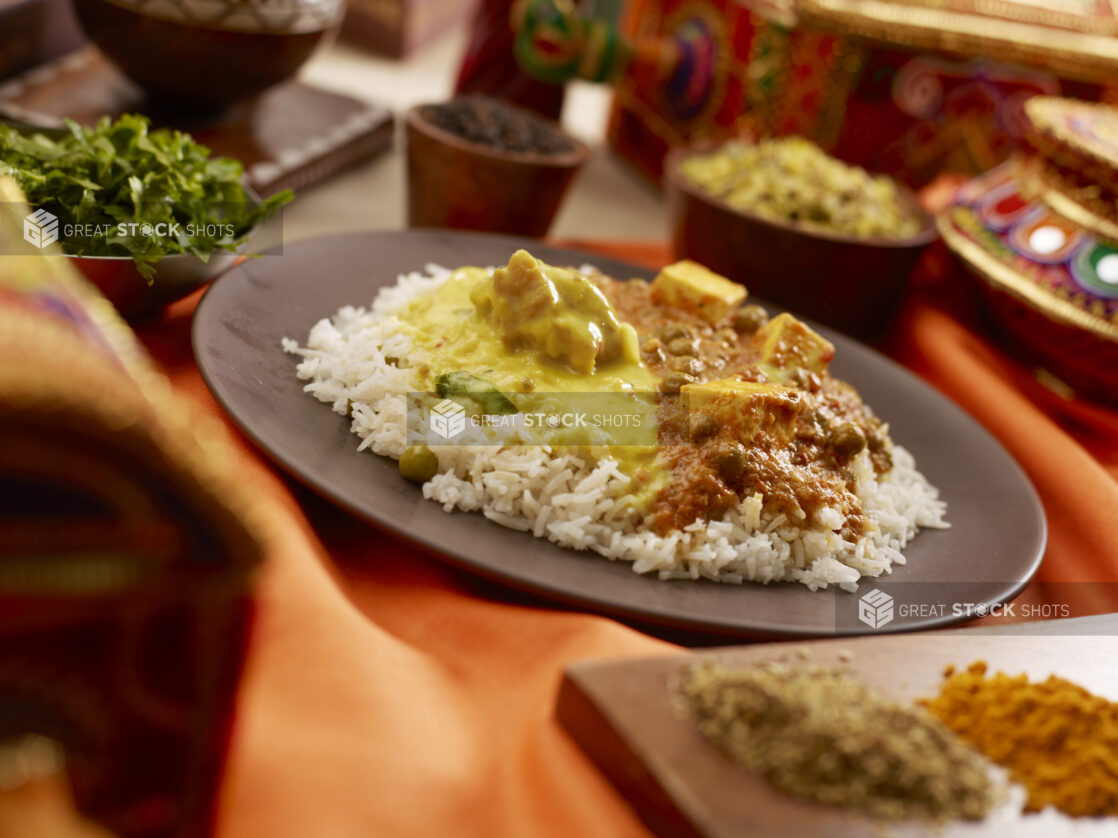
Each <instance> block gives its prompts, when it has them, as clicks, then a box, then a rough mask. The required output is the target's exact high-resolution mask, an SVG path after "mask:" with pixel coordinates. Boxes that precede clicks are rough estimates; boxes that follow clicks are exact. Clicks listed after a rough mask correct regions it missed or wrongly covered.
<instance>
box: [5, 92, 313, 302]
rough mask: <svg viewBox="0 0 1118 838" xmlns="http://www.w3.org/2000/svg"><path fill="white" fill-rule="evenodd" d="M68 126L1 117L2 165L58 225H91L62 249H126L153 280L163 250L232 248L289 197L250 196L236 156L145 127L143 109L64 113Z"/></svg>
mask: <svg viewBox="0 0 1118 838" xmlns="http://www.w3.org/2000/svg"><path fill="white" fill-rule="evenodd" d="M66 127H67V129H68V133H67V134H66V135H64V136H63V137H62V138H60V139H51V138H49V137H46V136H44V135H42V134H33V135H31V136H27V135H24V134H21V133H20V132H19V131H17V130H16V129H15V128H13V127H11V126H8V125H0V174H2V173H8V174H11V175H13V176H14V177H15V179H16V181H17V182H18V183H19V185H20V187H22V189H23V191H24V192H25V193H26V195H27V199H28V201H29V202H30V203H31V204H32V205H33V206H34V207H36V208H37V209H38V208H41V209H45V210H46V211H47V212H50V213H53V214H54V215H56V216H57V217H58V219H59V222H60V225H61V226H62V227H63V228H64V229H77V230H81V231H92V232H83V233H79V234H77V235H74V236H64V237H63V238H62V241H61V244H62V248H63V250H64V252H66V253H71V254H74V255H79V256H131V257H132V258H133V259H134V260H135V262H136V267H137V268H138V269H139V271H140V273H141V274H143V276H144V277H145V278H147V280H148V281H149V282H151V281H152V277H153V276H154V275H155V267H154V265H155V263H156V262H157V261H159V259H161V258H162V257H164V256H170V255H173V254H179V253H192V254H194V255H195V256H197V257H198V258H199V259H201V260H202V261H208V260H209V258H210V256H211V255H212V254H213V252H214V251H215V250H216V249H217V248H221V249H223V250H229V251H235V250H237V248H238V247H239V246H240V245H241V244H242V243H243V241H244V239H245V237H246V236H247V235H248V233H249V232H250V231H251V230H252V229H253V228H254V227H256V226H257V225H258V224H260V223H262V222H263V221H265V220H267V219H268V218H270V217H271V216H272V215H273V214H274V213H275V212H276V210H277V209H279V207H280V206H282V205H283V204H286V203H287V202H288V201H290V200H291V199H292V197H293V196H292V193H291V191H290V190H284V191H283V192H280V193H279V194H277V195H273V196H272V197H271V198H268V199H267V200H265V201H262V202H256V201H253V200H252V199H251V198H249V197H248V195H246V194H245V190H244V187H243V186H242V183H241V179H242V177H243V175H244V168H243V167H242V166H241V164H240V162H238V161H237V160H233V159H231V158H228V157H210V150H209V149H208V148H206V147H205V146H202V145H199V144H198V143H196V142H194V140H193V139H191V138H190V136H189V135H188V134H184V133H182V132H181V131H174V130H171V129H167V128H161V129H158V130H154V131H151V130H149V129H148V120H147V118H146V117H143V116H137V115H134V114H125V115H124V116H122V117H120V118H119V119H118V120H116V121H115V122H113V121H111V120H110V119H109V118H108V117H105V118H102V119H101V121H100V122H98V123H97V125H96V127H93V128H85V127H83V126H81V125H78V124H77V123H75V122H72V121H69V120H67V121H66ZM144 225H150V227H145V226H144ZM152 231H155V232H152ZM159 231H163V232H164V234H163V235H159V234H158V232H159ZM145 232H147V233H151V234H150V235H145Z"/></svg>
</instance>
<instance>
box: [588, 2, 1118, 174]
mask: <svg viewBox="0 0 1118 838" xmlns="http://www.w3.org/2000/svg"><path fill="white" fill-rule="evenodd" d="M621 27H622V31H623V33H624V34H625V35H626V36H627V37H628V38H631V39H633V40H642V39H644V40H649V39H653V38H665V39H668V40H671V41H673V42H674V46H673V49H674V50H675V51H676V52H677V53H678V55H679V62H678V64H677V65H676V67H675V68H674V69H673V70H672V71H671V73H670V74H668V75H667V76H657V75H656V74H654V73H649V72H647V68H640V67H634V68H633V72H631V73H629V74H628V75H626V76H625V77H624V78H622V79H621V80H620V81H619V82H618V84H617V93H616V98H615V102H614V109H613V113H612V118H611V122H610V130H609V136H610V142H611V144H612V145H613V146H614V148H615V149H616V150H617V151H618V152H620V153H621V154H622V155H623V156H624V157H626V158H627V159H629V160H630V161H631V162H632V163H633V164H634V165H635V166H636V168H637V169H638V170H640V171H641V172H643V173H645V174H646V175H648V176H649V177H653V178H658V177H659V176H660V172H661V163H662V160H663V157H664V155H665V154H666V152H667V151H668V150H669V149H670V148H672V147H675V146H678V145H684V144H687V143H689V142H691V141H694V140H697V139H706V138H721V137H724V136H728V135H731V134H735V133H738V132H740V131H742V130H750V131H752V132H754V133H758V134H761V135H783V134H802V135H804V136H806V137H809V138H810V139H812V140H814V141H815V142H817V143H818V144H819V145H821V146H822V147H823V148H824V149H826V150H828V151H830V152H832V153H833V154H835V155H836V156H838V157H840V158H842V159H844V160H846V161H848V162H852V163H857V164H858V165H862V166H865V167H867V168H869V169H872V170H875V171H884V172H886V173H888V174H890V175H893V176H895V177H897V178H898V179H900V180H902V181H904V182H906V183H908V184H910V185H913V186H920V185H922V184H924V183H927V182H928V181H930V180H931V179H932V178H933V177H935V175H936V174H938V173H939V172H941V171H957V172H964V173H968V174H977V173H979V172H983V171H986V170H988V169H989V168H991V167H992V166H994V165H996V164H997V163H999V162H1001V161H1002V160H1004V159H1006V158H1007V157H1008V155H1009V154H1010V153H1011V152H1012V151H1013V149H1014V148H1016V147H1018V145H1019V144H1020V142H1021V140H1022V132H1023V118H1022V112H1021V104H1022V102H1023V101H1024V100H1025V99H1027V98H1028V97H1029V96H1032V95H1034V94H1049V95H1065V96H1074V97H1076V98H1080V99H1088V100H1098V99H1110V100H1114V101H1118V87H1116V86H1115V84H1116V83H1115V82H1114V79H1118V48H1116V46H1115V44H1116V43H1118V41H1116V40H1115V38H1116V37H1118V16H1116V11H1115V7H1114V6H1113V5H1112V4H1111V3H1109V2H1107V0H1055V1H1054V2H1051V3H1043V4H1042V3H1040V2H1033V0H1021V1H1020V2H1008V0H943V2H940V3H937V4H935V5H934V6H931V5H929V4H927V3H924V2H917V0H633V1H632V2H630V3H629V5H628V7H627V9H626V13H625V15H624V16H623V19H622V22H621Z"/></svg>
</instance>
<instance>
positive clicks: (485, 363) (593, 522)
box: [284, 250, 944, 589]
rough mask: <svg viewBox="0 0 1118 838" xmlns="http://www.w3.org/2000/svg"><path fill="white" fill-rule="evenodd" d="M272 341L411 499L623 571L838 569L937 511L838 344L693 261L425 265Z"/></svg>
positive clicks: (803, 578) (782, 576)
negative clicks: (619, 563)
mask: <svg viewBox="0 0 1118 838" xmlns="http://www.w3.org/2000/svg"><path fill="white" fill-rule="evenodd" d="M284 348H285V349H286V350H287V351H289V352H293V353H295V354H297V355H299V356H301V361H300V362H299V364H298V368H297V374H298V376H299V378H300V379H303V380H306V381H307V382H308V383H307V384H306V387H305V389H306V391H307V392H309V393H311V394H312V395H314V396H315V397H316V398H318V399H319V400H321V401H324V402H328V403H330V404H332V405H333V408H334V410H335V411H337V412H339V413H343V414H346V415H348V416H349V417H351V420H352V430H353V432H354V433H356V434H357V435H358V436H359V437H360V438H361V443H360V445H359V446H358V447H359V448H360V449H365V448H369V449H371V450H372V451H374V452H375V453H377V454H381V455H386V456H390V457H393V458H395V459H397V460H398V461H399V467H400V471H401V473H402V474H403V475H404V476H405V477H407V478H408V479H410V480H413V481H415V482H417V483H421V484H422V491H423V495H424V497H426V498H428V499H431V500H434V501H436V502H437V503H440V504H442V505H443V507H444V508H445V509H446V510H447V511H448V512H449V511H452V510H455V509H458V510H463V511H480V512H482V513H483V514H484V515H485V516H486V517H488V518H490V519H492V520H494V521H496V522H497V523H500V524H503V525H505V526H508V527H512V528H514V529H519V530H524V531H528V532H531V533H533V534H534V535H535V536H537V537H543V538H548V539H550V540H552V541H554V542H556V543H558V544H560V545H563V546H568V547H573V548H576V549H590V550H594V551H597V552H598V553H600V554H602V555H604V556H606V557H607V558H610V559H617V560H626V561H630V562H632V563H633V569H634V570H636V571H637V572H640V573H652V572H655V573H657V574H659V576H660V577H661V578H665V579H670V578H691V579H698V578H706V579H712V580H717V581H724V582H741V581H756V582H771V581H779V580H794V581H799V582H802V583H804V584H806V585H808V586H809V587H812V588H818V587H826V586H827V585H830V584H837V585H840V586H842V587H844V588H847V589H853V588H855V587H856V583H857V581H858V579H859V578H860V577H862V576H867V575H868V576H877V575H879V574H881V573H883V572H886V571H888V570H889V569H890V568H891V566H892V565H893V564H895V563H903V562H904V557H903V555H902V553H901V550H902V549H903V548H904V546H905V544H906V543H907V542H908V540H909V539H910V538H912V536H914V535H915V533H916V531H917V528H918V527H921V526H932V527H937V526H944V523H943V514H944V505H943V503H942V502H941V501H939V500H938V499H937V496H938V493H937V491H936V490H935V489H934V488H933V487H932V486H930V485H929V484H928V483H927V481H926V480H925V479H924V478H923V477H922V475H921V474H920V473H919V472H918V471H917V470H916V469H915V466H914V463H913V460H912V457H911V455H909V454H908V452H907V451H905V450H904V449H903V448H901V447H900V446H898V445H895V444H894V443H893V442H892V441H891V440H890V437H889V433H888V428H887V426H886V425H885V424H884V423H883V422H882V421H881V420H880V419H878V418H877V417H876V416H875V415H874V414H873V412H872V410H871V409H870V408H869V406H867V405H866V404H865V403H863V401H862V399H861V397H860V396H859V395H858V393H857V391H856V390H855V389H854V388H853V387H852V386H851V385H849V384H847V383H845V382H843V381H841V380H839V379H837V378H835V377H834V376H832V375H831V374H830V372H829V365H830V362H831V359H832V358H833V357H834V352H835V350H834V346H833V345H832V344H831V343H830V342H829V341H828V340H826V339H825V338H823V337H822V336H821V335H819V334H817V333H816V332H815V331H814V330H812V329H811V328H810V327H808V326H807V325H806V324H804V323H802V322H800V321H799V320H797V319H796V318H795V317H793V316H792V315H790V314H786V313H785V314H779V315H777V316H775V317H771V318H770V317H769V315H768V313H767V312H766V311H765V310H764V309H763V308H761V307H760V306H757V305H752V304H748V303H747V301H746V289H745V288H743V287H742V286H740V285H738V284H736V283H733V282H730V281H729V280H727V279H725V278H723V277H721V276H718V275H717V274H714V273H712V272H711V271H708V270H707V269H705V268H704V267H702V266H701V265H698V264H695V263H693V262H687V261H684V262H679V263H676V264H674V265H670V266H668V267H666V268H664V269H663V270H662V271H661V272H660V273H659V275H658V276H657V277H656V279H655V280H654V281H653V282H651V283H648V282H645V281H644V280H640V279H630V280H621V279H616V278H612V277H608V276H605V275H604V274H602V273H600V272H599V271H597V270H595V269H593V268H591V267H589V266H584V267H582V268H579V269H573V268H567V267H556V266H552V265H547V264H544V263H543V262H541V261H540V260H538V259H536V258H535V257H533V256H532V255H531V254H529V253H528V252H526V251H523V250H520V251H517V252H516V253H514V254H512V256H511V258H510V260H509V262H508V264H507V265H505V266H503V267H499V268H496V269H495V270H494V269H485V268H477V267H464V268H459V269H457V270H453V271H446V270H443V269H437V268H434V267H431V268H429V269H428V273H427V274H426V275H421V274H410V275H407V276H404V277H401V278H400V280H399V282H398V283H397V284H396V285H395V286H392V287H389V288H385V289H382V290H381V291H380V293H379V294H378V295H377V297H376V299H375V300H374V301H373V304H372V307H371V308H369V309H361V308H352V307H346V308H343V309H341V310H340V311H339V312H337V314H336V315H335V316H334V317H333V318H330V319H324V320H322V321H320V322H319V323H318V324H316V325H315V327H314V328H313V329H312V330H311V333H310V335H309V337H308V339H307V343H306V345H305V346H300V345H298V344H297V343H296V342H295V341H292V340H285V341H284ZM572 405H577V406H578V407H579V408H582V409H581V410H580V411H578V412H577V414H576V412H575V411H573V410H572V409H571V406H572ZM588 405H592V409H590V410H589V411H588V410H586V409H585V408H587V406H588ZM588 412H589V413H592V414H596V415H595V418H594V420H593V421H590V422H588V423H586V422H584V423H583V425H584V427H582V428H578V427H576V428H574V429H572V428H571V427H569V423H567V422H565V421H559V419H560V417H570V416H572V415H578V416H583V415H584V414H586V413H588ZM435 413H439V416H440V417H442V418H443V424H439V423H438V422H437V421H436V422H432V419H438V418H439V417H436V416H435ZM447 415H450V416H451V417H457V419H458V422H457V424H456V425H454V426H453V427H452V428H451V426H448V425H447V424H446V421H445V419H446V416H447ZM622 418H625V419H626V420H627V421H620V420H621V419H622ZM575 424H576V425H578V424H579V423H575ZM448 428H450V430H448ZM433 430H434V431H436V432H432V431H433Z"/></svg>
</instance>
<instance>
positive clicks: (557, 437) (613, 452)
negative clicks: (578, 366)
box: [398, 267, 670, 507]
mask: <svg viewBox="0 0 1118 838" xmlns="http://www.w3.org/2000/svg"><path fill="white" fill-rule="evenodd" d="M488 282H490V275H489V272H488V271H486V270H485V269H483V268H475V267H463V268H459V269H457V270H456V271H454V272H453V273H452V274H451V276H450V277H449V278H448V279H447V280H446V282H445V283H443V285H441V286H440V287H439V288H438V289H437V290H435V291H434V292H433V293H431V294H426V295H424V296H422V297H417V298H416V299H414V300H412V301H411V302H409V303H408V305H407V306H406V307H405V308H404V309H403V310H402V311H401V312H400V314H399V315H398V317H399V319H400V321H401V323H402V327H403V328H402V331H403V332H404V333H405V334H407V335H408V337H409V338H410V339H411V341H412V344H413V346H414V347H415V348H416V349H418V350H420V352H421V354H422V356H423V357H424V358H425V361H424V363H423V364H422V365H421V366H419V367H417V368H416V372H417V374H418V376H419V384H420V386H421V387H422V388H423V389H425V390H429V391H431V390H434V389H435V386H436V379H437V378H438V376H439V375H442V374H444V373H451V372H466V373H469V374H470V375H473V376H476V377H477V378H481V379H485V380H486V381H488V382H490V383H491V384H493V385H494V386H495V387H496V388H497V389H498V390H499V391H501V392H502V393H503V394H505V395H506V396H508V397H509V398H510V399H511V400H512V401H513V402H514V404H517V406H518V407H519V408H520V409H521V410H524V411H527V410H534V411H548V412H551V411H559V412H562V410H563V409H564V406H570V405H576V406H578V405H585V404H586V401H585V400H584V401H582V402H580V401H579V400H578V396H577V395H574V394H609V393H613V394H617V398H616V399H614V398H608V399H598V400H596V401H594V402H593V404H594V406H595V407H596V408H597V409H599V410H603V409H604V410H610V409H612V410H615V411H617V412H624V411H630V412H633V411H636V412H641V413H642V414H643V417H642V418H643V421H644V422H646V423H648V424H647V425H645V426H644V427H645V428H646V431H645V432H644V435H643V437H642V440H645V439H651V440H655V439H656V430H655V422H656V400H655V398H653V397H652V396H651V395H650V394H654V393H655V392H656V389H657V385H658V383H659V379H658V378H657V377H656V376H655V375H654V374H653V373H652V372H651V371H649V369H648V368H647V367H646V366H645V365H644V364H643V363H641V362H640V361H639V360H635V361H634V360H630V359H629V358H628V357H621V358H617V359H615V360H613V361H611V362H610V363H606V364H598V365H596V366H595V367H594V369H593V370H592V371H591V372H588V373H587V372H578V371H576V370H574V369H572V368H571V367H570V366H568V365H566V364H564V363H562V362H560V361H557V360H555V359H554V358H552V357H549V356H548V355H546V354H545V353H544V352H542V351H539V350H536V349H530V348H510V347H509V346H508V345H507V343H506V341H505V340H504V339H503V338H502V335H501V334H500V333H499V329H498V328H497V327H496V326H495V325H494V324H493V322H492V321H491V320H490V319H489V318H486V317H485V316H483V315H482V314H481V313H480V312H479V311H478V308H477V306H476V305H475V303H474V302H473V301H472V300H471V292H474V291H475V289H478V288H479V286H480V287H482V288H484V285H485V283H488ZM476 296H477V295H476V294H475V298H476ZM638 357H639V356H638ZM552 394H555V395H552ZM564 394H565V397H564ZM601 439H602V441H603V444H602V445H594V446H587V445H581V446H576V447H574V448H572V449H570V452H571V453H573V454H575V455H576V456H579V457H586V458H588V459H590V460H592V461H597V460H601V459H605V458H607V457H608V458H611V459H613V460H614V461H615V462H616V463H617V464H618V468H619V469H620V470H621V472H622V473H623V474H626V475H627V476H629V477H630V478H632V479H633V481H634V482H633V486H632V490H633V494H634V496H635V503H636V505H637V506H640V507H643V506H646V505H647V504H649V503H651V501H652V500H653V499H654V498H655V496H656V494H657V493H658V492H659V491H660V489H661V488H662V487H663V486H664V485H665V484H666V482H667V480H668V479H669V478H670V474H669V473H668V471H667V470H666V469H664V468H662V467H661V465H660V463H659V461H658V451H659V448H658V446H657V445H654V444H653V445H643V444H642V445H635V444H625V443H621V444H619V441H620V440H625V441H631V440H633V439H634V434H633V432H632V429H631V428H627V429H624V430H618V431H611V430H609V429H604V430H603V431H602V434H601ZM552 440H553V443H552V444H555V445H562V444H564V434H563V431H562V430H561V429H560V430H557V431H555V432H554V433H553V434H552V435H551V436H550V437H549V441H552Z"/></svg>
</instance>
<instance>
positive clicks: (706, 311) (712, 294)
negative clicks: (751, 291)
mask: <svg viewBox="0 0 1118 838" xmlns="http://www.w3.org/2000/svg"><path fill="white" fill-rule="evenodd" d="M747 293H748V292H747V291H746V290H745V286H743V285H738V284H737V283H736V282H731V281H730V280H728V279H726V277H724V276H720V275H718V274H716V273H715V272H714V271H712V270H710V269H708V268H705V267H703V266H702V265H700V264H699V263H698V262H692V261H691V260H690V259H684V260H683V261H682V262H676V263H675V264H674V265H668V266H667V267H665V268H663V269H661V271H660V273H659V274H658V275H657V276H656V279H655V280H653V282H652V300H653V302H656V303H658V304H660V305H667V306H674V307H676V308H680V309H683V310H684V311H691V312H694V313H695V314H697V315H699V316H700V317H702V318H703V319H704V320H706V321H707V322H708V323H710V324H711V325H712V326H713V325H714V324H715V323H717V322H718V321H719V320H721V319H722V318H723V317H725V316H726V314H727V313H728V312H729V311H730V310H731V309H733V308H736V307H737V306H739V305H741V304H742V302H743V301H744V300H745V298H746V295H747Z"/></svg>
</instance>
